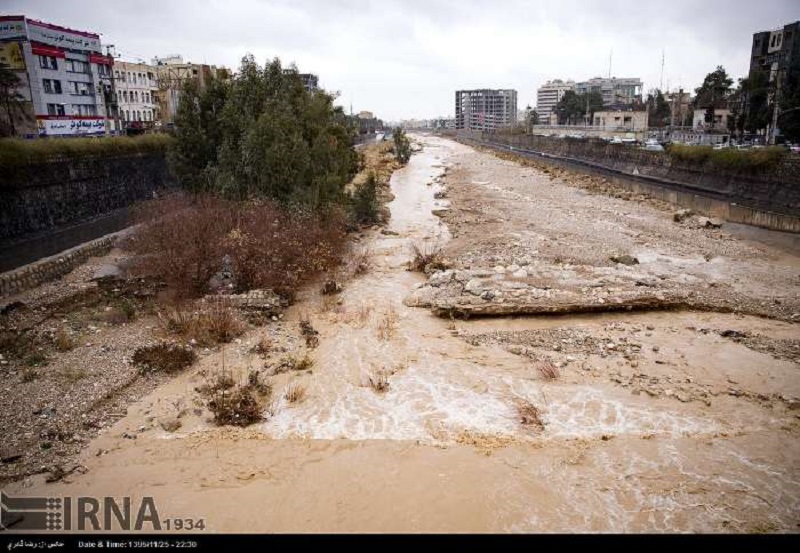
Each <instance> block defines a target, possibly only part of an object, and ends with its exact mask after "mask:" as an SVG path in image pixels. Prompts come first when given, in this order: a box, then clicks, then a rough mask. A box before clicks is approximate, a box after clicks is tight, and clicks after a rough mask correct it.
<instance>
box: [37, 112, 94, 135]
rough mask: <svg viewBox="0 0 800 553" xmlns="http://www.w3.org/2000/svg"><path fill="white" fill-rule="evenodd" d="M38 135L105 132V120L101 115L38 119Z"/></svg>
mask: <svg viewBox="0 0 800 553" xmlns="http://www.w3.org/2000/svg"><path fill="white" fill-rule="evenodd" d="M36 123H37V125H38V127H39V134H40V135H47V136H65V135H73V134H105V132H106V121H105V119H103V118H102V117H97V118H89V119H69V118H65V119H38V120H37V121H36Z"/></svg>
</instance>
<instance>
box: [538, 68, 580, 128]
mask: <svg viewBox="0 0 800 553" xmlns="http://www.w3.org/2000/svg"><path fill="white" fill-rule="evenodd" d="M569 90H575V81H566V82H565V81H562V80H561V79H555V80H553V81H547V82H546V83H545V84H543V85H542V86H540V87H539V89H538V90H537V91H536V113H537V115H538V116H539V121H540V122H541V123H542V124H548V123H549V122H550V116H551V115H552V114H553V112H554V111H555V109H556V105H557V104H558V103H559V102H560V101H561V99H562V98H563V97H564V94H566V93H567V91H569Z"/></svg>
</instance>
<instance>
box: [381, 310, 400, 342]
mask: <svg viewBox="0 0 800 553" xmlns="http://www.w3.org/2000/svg"><path fill="white" fill-rule="evenodd" d="M397 321H398V316H397V311H396V310H395V308H394V305H393V304H391V303H390V304H389V306H388V308H387V309H386V311H385V312H384V313H383V315H382V316H381V318H380V319H379V320H378V338H380V339H381V340H384V341H386V340H391V339H392V337H393V336H394V332H395V330H396V328H397Z"/></svg>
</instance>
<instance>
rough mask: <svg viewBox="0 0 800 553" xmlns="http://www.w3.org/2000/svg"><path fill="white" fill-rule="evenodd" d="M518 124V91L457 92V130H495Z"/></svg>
mask: <svg viewBox="0 0 800 553" xmlns="http://www.w3.org/2000/svg"><path fill="white" fill-rule="evenodd" d="M516 123H517V91H516V90H510V89H503V90H495V89H488V88H483V89H480V90H458V91H456V128H457V129H471V130H482V131H485V130H494V129H500V128H504V127H512V126H514V125H515V124H516Z"/></svg>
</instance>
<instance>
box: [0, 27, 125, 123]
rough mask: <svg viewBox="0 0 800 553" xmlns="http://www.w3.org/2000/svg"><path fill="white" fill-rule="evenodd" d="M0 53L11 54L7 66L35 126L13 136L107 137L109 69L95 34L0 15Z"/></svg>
mask: <svg viewBox="0 0 800 553" xmlns="http://www.w3.org/2000/svg"><path fill="white" fill-rule="evenodd" d="M0 49H2V50H3V51H7V52H11V51H13V52H14V53H13V54H12V55H11V56H10V57H11V58H13V60H14V63H13V65H12V66H11V67H10V68H11V70H12V71H14V72H15V73H16V75H17V76H18V77H19V78H20V80H21V81H22V87H21V90H20V94H22V96H23V98H24V100H23V101H24V102H25V103H26V104H27V109H28V111H30V112H31V113H30V117H31V119H33V120H35V127H34V126H28V127H26V128H25V129H24V130H22V129H17V133H18V134H31V133H32V132H36V133H38V134H39V135H41V136H74V135H89V134H106V133H108V132H109V131H110V130H112V124H111V118H110V113H109V109H108V106H109V105H110V104H112V103H113V102H112V101H111V100H112V95H111V94H112V93H111V88H112V87H111V67H112V65H113V63H114V60H113V59H112V58H111V57H109V56H105V55H103V53H102V48H101V45H100V35H98V34H96V33H91V32H87V31H78V30H75V29H68V28H66V27H61V26H59V25H53V24H51V23H45V22H43V21H36V20H34V19H28V18H27V17H25V16H22V15H18V16H0Z"/></svg>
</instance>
